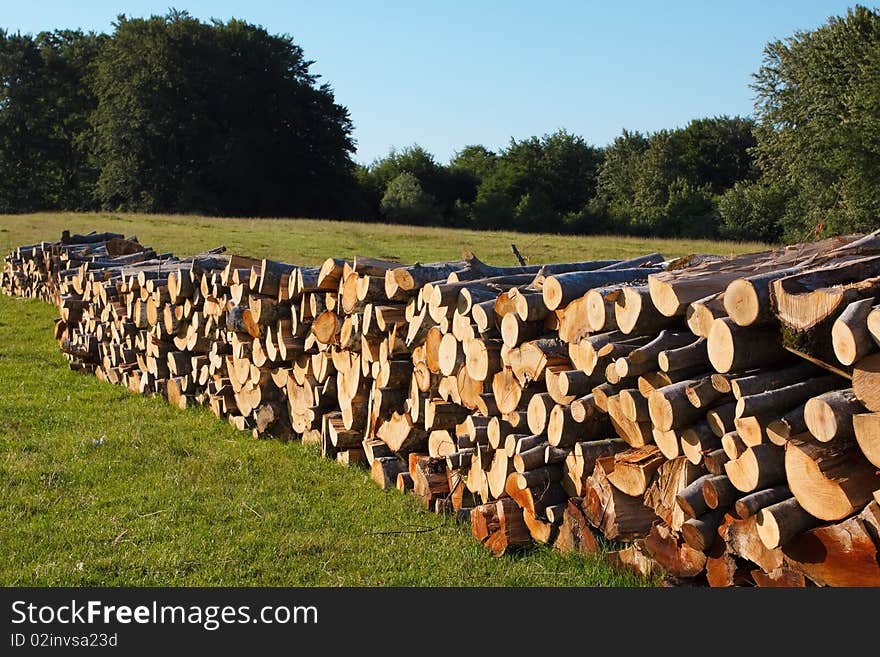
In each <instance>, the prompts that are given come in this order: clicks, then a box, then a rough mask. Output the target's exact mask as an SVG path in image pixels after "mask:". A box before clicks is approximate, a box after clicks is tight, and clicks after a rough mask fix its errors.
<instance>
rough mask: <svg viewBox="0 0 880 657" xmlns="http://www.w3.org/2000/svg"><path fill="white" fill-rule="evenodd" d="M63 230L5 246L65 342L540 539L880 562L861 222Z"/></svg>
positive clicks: (701, 566)
mask: <svg viewBox="0 0 880 657" xmlns="http://www.w3.org/2000/svg"><path fill="white" fill-rule="evenodd" d="M222 252H223V249H222V247H221V248H218V249H215V250H213V251H211V252H208V253H204V254H199V255H196V256H192V257H189V258H175V257H174V256H172V255H170V254H158V253H156V251H155V250H153V249H150V248H148V247H144V246H142V245H141V244H140V243H139V242H138V241H137V239H136V238H133V237H132V238H125V237H123V236H122V235H117V234H111V233H100V234H99V233H91V234H88V235H69V234H67V233H65V234H64V235H63V236H62V239H61V240H59V241H57V242H42V243H40V244H35V245H29V246H22V247H19V248H18V249H16V250H15V251H14V252H13V253H12V254H10V255H9V256H7V258H6V261H5V265H4V268H3V272H2V279H0V286H2V290H3V292H4V293H6V294H9V295H15V296H23V297H31V298H37V299H42V300H45V301H50V302H52V303H54V304H55V305H56V306H57V307H58V309H59V315H60V318H59V319H58V320H57V322H56V326H55V337H56V339H57V340H58V342H59V346H60V348H61V351H62V352H63V353H64V354H65V356H66V358H67V359H68V361H69V362H70V366H71V368H72V369H75V370H78V371H84V372H89V373H93V374H95V375H96V376H98V377H99V378H101V379H103V380H106V381H110V382H112V383H116V384H119V385H124V386H126V387H127V388H129V389H130V390H132V391H134V392H138V393H142V394H161V395H163V396H165V397H166V398H167V399H168V401H169V402H170V403H172V404H174V405H176V406H178V407H181V408H185V407H187V406H190V405H197V404H199V405H206V406H209V407H210V409H211V410H212V411H213V412H214V413H215V414H216V415H218V416H220V417H224V418H226V419H227V420H228V421H229V422H230V423H231V424H233V425H234V426H236V427H237V428H239V429H243V430H250V431H251V432H252V433H253V434H254V435H255V436H274V437H278V438H281V439H285V440H288V439H296V440H301V441H303V442H307V443H314V444H315V445H317V446H318V448H319V449H320V450H321V453H322V454H323V455H325V456H327V457H328V458H333V459H336V460H337V461H339V462H340V463H342V464H344V465H348V466H353V465H360V464H363V466H365V467H368V468H369V469H370V475H371V478H372V479H373V480H374V481H375V482H376V483H377V484H379V485H380V486H382V487H383V488H390V489H398V490H401V491H407V492H409V493H411V494H413V495H415V496H416V497H417V498H418V499H419V502H420V504H422V505H423V506H424V507H425V508H426V509H429V510H431V511H435V512H438V513H454V514H455V516H456V517H457V518H460V519H463V520H466V521H467V522H468V523H469V526H470V529H471V532H472V534H473V535H474V537H475V538H477V540H479V541H480V542H481V543H483V544H484V545H485V546H486V547H487V549H489V550H490V552H491V553H492V554H495V555H502V554H506V553H510V552H512V551H515V550H517V549H519V548H520V547H522V546H524V545H527V544H530V543H533V542H539V543H545V544H549V545H553V546H555V547H556V548H557V549H559V550H561V551H571V552H577V553H580V554H591V553H598V552H599V549H600V545H601V543H602V541H603V540H606V539H608V540H615V541H623V542H626V543H628V545H627V546H625V547H623V548H622V549H618V550H615V551H613V552H612V553H611V554H610V556H609V558H610V560H611V561H612V562H613V563H615V564H618V565H623V566H627V567H630V568H633V569H635V570H636V571H637V572H639V573H642V574H648V573H651V572H653V571H655V570H657V566H660V567H662V569H664V570H665V571H666V572H667V573H668V574H669V575H671V576H673V577H675V578H678V579H690V580H693V581H694V582H702V583H708V584H710V585H712V586H732V585H758V586H781V585H789V586H805V585H807V584H818V585H838V584H842V585H880V568H878V567H877V563H878V551H880V506H878V501H880V499H878V498H880V419H878V418H880V299H878V294H880V237H878V233H874V234H871V235H867V236H845V237H838V238H832V239H829V240H824V241H821V242H814V243H807V244H799V245H794V246H789V247H785V248H780V249H775V250H772V251H767V252H763V253H756V254H749V255H745V256H737V257H731V258H723V257H718V256H690V257H687V258H681V259H678V260H675V261H665V260H664V259H663V257H662V256H661V255H660V254H658V253H652V254H648V255H646V256H641V257H637V258H632V259H629V260H623V261H615V260H588V261H584V262H573V263H556V264H548V265H520V266H513V267H497V266H490V265H487V264H485V263H483V262H481V261H480V260H478V259H477V258H476V257H474V256H473V255H472V254H469V253H468V254H465V256H464V257H463V258H462V259H461V260H456V261H451V262H438V263H430V264H422V263H415V264H410V265H407V264H401V263H398V262H394V261H388V260H377V259H374V258H361V257H358V258H354V259H353V260H346V259H336V258H329V259H327V260H326V261H324V262H323V263H321V264H320V265H318V266H309V265H302V266H298V265H291V264H286V263H282V262H276V261H271V260H266V259H254V258H249V257H245V256H240V255H231V256H229V255H225V254H223V253H222Z"/></svg>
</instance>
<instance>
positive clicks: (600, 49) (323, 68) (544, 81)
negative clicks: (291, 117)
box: [0, 0, 871, 163]
mask: <svg viewBox="0 0 880 657" xmlns="http://www.w3.org/2000/svg"><path fill="white" fill-rule="evenodd" d="M852 4H853V3H852V2H837V1H834V0H824V1H820V0H736V1H735V2H726V1H725V2H720V1H718V0H702V1H697V0H666V1H663V0H654V1H648V0H630V1H628V2H623V1H619V0H618V1H615V0H605V1H602V2H598V1H595V2H594V1H587V0H583V1H581V2H576V1H570V2H564V1H561V0H543V1H539V0H522V1H521V0H505V1H500V0H499V1H494V2H489V1H487V0H470V1H466V0H465V1H459V0H446V1H444V2H426V1H424V0H415V1H413V0H409V1H408V2H404V1H400V0H385V1H375V0H370V1H367V0H364V1H362V2H355V1H350V2H333V1H331V0H323V1H322V0H306V1H300V0H296V1H293V0H249V1H248V2H234V1H231V0H210V1H208V0H176V1H175V0H166V1H161V0H160V1H158V2H157V1H153V0H30V1H27V0H2V1H0V8H2V11H0V26H2V27H4V28H6V29H8V30H11V31H19V30H20V31H22V32H32V33H36V32H39V31H41V30H47V29H49V30H51V29H56V28H82V29H85V30H95V31H108V32H109V31H111V30H112V23H113V21H114V20H115V18H116V16H117V15H118V14H120V13H124V14H126V15H128V16H129V17H140V16H149V15H151V14H164V13H166V12H167V9H168V7H169V6H175V7H176V8H177V9H186V10H188V11H189V12H190V13H191V14H192V15H194V16H196V17H199V18H203V19H209V18H218V19H221V20H226V19H229V18H232V17H235V18H241V19H244V20H247V21H249V22H251V23H256V24H259V25H262V26H263V27H265V28H266V29H267V30H269V31H270V32H273V33H286V34H290V35H291V36H293V38H294V40H295V41H296V42H297V43H298V44H299V45H300V46H302V47H303V49H304V51H305V54H306V56H307V57H308V58H309V59H312V60H314V61H315V62H316V63H315V64H314V66H313V67H312V71H313V72H315V73H318V74H320V75H321V76H322V78H323V81H327V82H329V83H330V84H331V86H332V87H333V89H334V91H335V94H336V100H337V102H339V103H341V104H342V105H345V106H346V107H348V109H349V111H350V112H351V117H352V120H353V121H354V125H355V132H354V136H355V139H356V140H357V144H358V151H357V155H356V157H355V159H356V160H357V161H359V162H363V163H368V162H370V161H372V160H373V159H374V158H376V157H380V156H382V155H385V154H386V153H387V152H388V150H389V149H390V148H391V147H392V146H396V147H404V146H408V145H411V144H415V143H418V144H420V145H422V146H423V147H425V148H426V149H427V150H429V151H430V152H432V153H434V155H435V156H436V157H437V159H438V160H439V161H441V162H446V161H448V159H449V158H450V157H451V156H452V155H453V154H454V153H455V151H457V150H459V149H461V148H462V147H463V146H465V145H468V144H483V145H485V146H487V147H489V148H492V149H498V148H500V147H503V146H505V145H506V144H507V143H508V142H509V141H510V138H511V137H514V138H517V139H520V138H525V137H529V136H531V135H542V134H545V133H548V132H553V131H555V130H557V129H559V128H565V129H567V130H569V131H570V132H573V133H575V134H579V135H582V136H583V137H584V138H585V139H586V140H587V141H589V142H590V143H593V144H596V145H600V146H601V145H605V144H607V143H608V142H610V141H611V140H612V139H613V138H614V137H615V136H616V135H618V134H619V133H620V131H621V129H623V128H627V129H629V130H639V131H643V132H649V131H654V130H658V129H660V128H672V127H677V126H683V125H685V124H687V122H688V121H690V120H691V119H693V118H697V117H702V116H717V115H722V114H727V115H735V114H740V115H745V114H749V113H750V112H751V110H752V102H753V93H752V91H751V90H750V89H749V86H748V85H749V82H750V75H751V73H752V72H754V71H756V70H757V68H758V67H759V66H760V63H761V56H762V50H763V47H764V44H766V43H767V42H768V41H770V40H773V39H777V38H785V37H787V36H791V35H792V34H794V32H796V31H798V30H810V29H813V28H815V27H818V26H819V25H821V24H822V23H824V22H825V20H826V19H827V18H828V16H831V15H841V14H843V13H845V12H846V9H847V7H848V6H851V5H852ZM864 4H868V5H871V3H870V2H865V3H864Z"/></svg>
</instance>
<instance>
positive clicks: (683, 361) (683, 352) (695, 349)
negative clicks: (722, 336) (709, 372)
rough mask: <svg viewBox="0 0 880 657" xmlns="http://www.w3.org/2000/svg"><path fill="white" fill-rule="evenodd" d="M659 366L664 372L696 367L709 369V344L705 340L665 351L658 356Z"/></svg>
mask: <svg viewBox="0 0 880 657" xmlns="http://www.w3.org/2000/svg"><path fill="white" fill-rule="evenodd" d="M657 364H658V365H659V366H660V369H661V370H663V371H664V372H671V371H672V370H683V369H688V368H694V367H704V368H706V369H708V367H709V352H708V342H707V340H706V339H705V338H699V339H698V340H696V341H693V342H689V343H688V344H686V345H684V346H682V347H678V348H675V349H665V350H663V351H661V352H660V353H659V354H657Z"/></svg>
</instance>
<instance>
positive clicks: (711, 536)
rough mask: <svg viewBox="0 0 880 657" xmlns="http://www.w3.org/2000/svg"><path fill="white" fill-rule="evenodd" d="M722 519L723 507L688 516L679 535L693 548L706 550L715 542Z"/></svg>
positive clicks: (701, 550)
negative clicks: (695, 516) (699, 514)
mask: <svg viewBox="0 0 880 657" xmlns="http://www.w3.org/2000/svg"><path fill="white" fill-rule="evenodd" d="M723 519H724V510H723V509H715V510H713V511H709V512H708V513H704V514H703V515H701V516H699V517H698V518H688V519H687V520H685V521H684V524H683V525H682V526H681V536H682V538H683V539H684V542H685V543H687V545H688V546H689V547H691V548H693V549H694V550H699V551H700V552H708V551H709V548H710V547H712V544H713V543H714V542H715V538H716V532H717V531H718V527H719V526H720V525H721V522H722V520H723Z"/></svg>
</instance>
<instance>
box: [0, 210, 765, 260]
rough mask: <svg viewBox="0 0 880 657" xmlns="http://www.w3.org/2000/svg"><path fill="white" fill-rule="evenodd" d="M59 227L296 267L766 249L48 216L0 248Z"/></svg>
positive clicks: (11, 220) (25, 218) (13, 232)
mask: <svg viewBox="0 0 880 657" xmlns="http://www.w3.org/2000/svg"><path fill="white" fill-rule="evenodd" d="M64 229H70V230H71V232H87V231H89V230H98V231H115V232H117V233H122V234H124V235H126V236H130V235H137V237H138V239H139V240H140V241H141V243H142V244H147V245H149V246H153V247H155V248H156V249H157V250H159V251H163V252H167V251H170V252H173V253H174V254H176V255H180V256H183V255H190V254H192V253H198V252H199V251H204V250H207V249H210V248H213V247H215V246H218V245H220V244H223V245H225V246H226V247H227V248H228V249H229V250H230V252H233V253H240V254H243V255H250V256H254V257H262V258H274V259H277V260H282V261H284V262H292V263H296V264H314V263H320V262H323V261H324V260H325V259H326V258H328V257H330V256H333V257H337V258H351V257H354V256H356V255H363V256H373V257H379V258H383V257H384V258H389V259H393V258H399V259H400V261H402V262H416V261H420V262H434V261H438V260H449V259H457V258H460V257H461V253H462V251H463V250H464V249H470V250H472V251H473V252H474V253H476V254H477V256H478V257H479V258H480V259H481V260H483V261H484V262H488V263H490V264H495V265H510V264H514V263H515V259H514V257H513V254H512V252H511V250H510V245H511V244H512V243H515V244H516V245H517V247H518V248H519V250H520V252H521V253H522V254H523V255H524V256H525V257H526V258H528V260H529V261H530V262H532V263H543V262H572V261H580V260H589V259H590V258H625V257H630V256H635V255H641V254H644V253H650V252H652V251H659V252H660V253H662V254H663V255H665V256H667V257H677V256H682V255H686V254H688V253H719V254H722V255H727V254H733V253H748V252H751V251H760V250H763V249H766V248H767V247H766V246H765V245H763V244H759V243H756V242H711V241H708V240H687V239H685V240H679V239H675V240H673V239H650V238H638V237H617V236H588V237H579V236H571V235H550V234H517V233H506V232H488V231H474V230H460V229H449V228H423V227H415V226H390V225H383V224H365V223H351V222H341V221H324V220H316V219H222V218H221V219H218V218H209V217H196V216H184V215H137V214H102V213H94V214H73V213H53V214H28V215H0V251H2V252H3V253H6V252H8V251H9V250H11V249H12V248H14V247H16V246H19V245H21V244H31V243H33V242H39V241H42V240H56V239H58V237H59V236H60V235H61V231H62V230H64Z"/></svg>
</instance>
